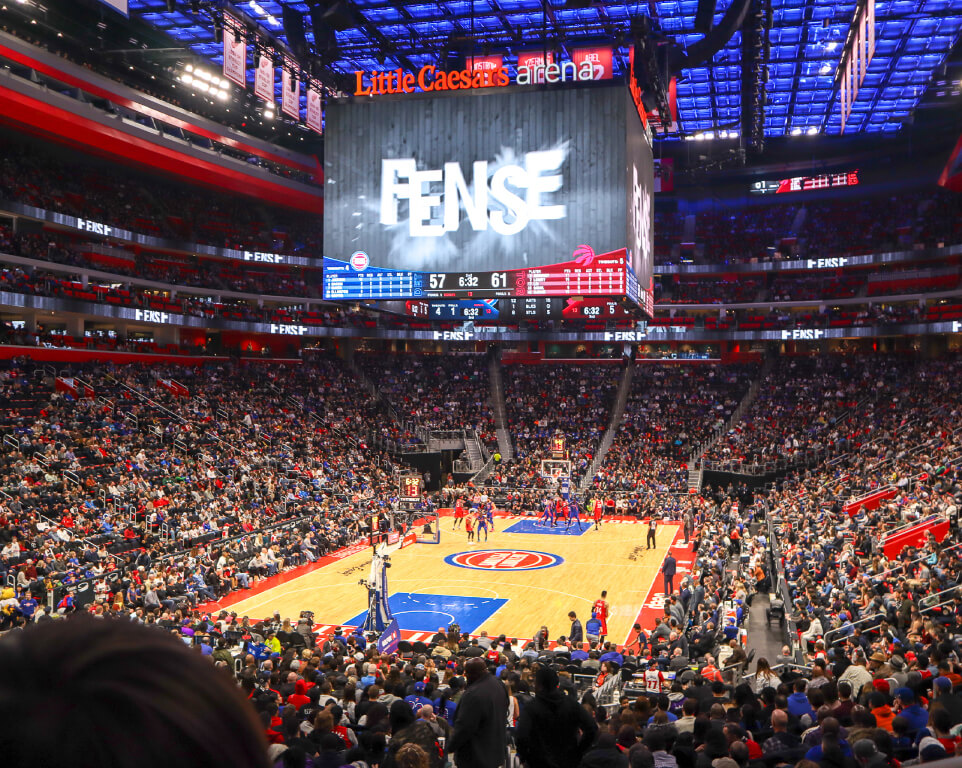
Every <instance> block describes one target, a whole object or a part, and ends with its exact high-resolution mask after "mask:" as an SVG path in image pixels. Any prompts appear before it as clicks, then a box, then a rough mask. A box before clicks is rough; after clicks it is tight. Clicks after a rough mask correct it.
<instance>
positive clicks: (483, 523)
mask: <svg viewBox="0 0 962 768" xmlns="http://www.w3.org/2000/svg"><path fill="white" fill-rule="evenodd" d="M477 527H478V541H481V531H484V540H485V541H487V540H488V518H486V517H485V516H484V512H482V511H481V510H478V526H477Z"/></svg>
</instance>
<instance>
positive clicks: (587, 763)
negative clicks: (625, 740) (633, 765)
mask: <svg viewBox="0 0 962 768" xmlns="http://www.w3.org/2000/svg"><path fill="white" fill-rule="evenodd" d="M579 765H580V768H628V755H626V754H625V753H624V752H622V751H621V750H620V749H618V747H595V748H594V749H592V750H589V751H588V752H586V753H585V756H584V757H583V758H582V759H581V763H580V764H579Z"/></svg>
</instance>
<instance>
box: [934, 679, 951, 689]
mask: <svg viewBox="0 0 962 768" xmlns="http://www.w3.org/2000/svg"><path fill="white" fill-rule="evenodd" d="M935 687H936V688H941V689H942V690H943V691H951V690H952V681H951V680H949V678H947V677H946V676H945V675H941V676H939V677H937V678H935Z"/></svg>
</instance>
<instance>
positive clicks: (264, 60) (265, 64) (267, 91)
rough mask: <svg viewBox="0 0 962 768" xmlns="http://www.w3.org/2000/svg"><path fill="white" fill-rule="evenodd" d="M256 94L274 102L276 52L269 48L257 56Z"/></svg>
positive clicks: (260, 97)
mask: <svg viewBox="0 0 962 768" xmlns="http://www.w3.org/2000/svg"><path fill="white" fill-rule="evenodd" d="M254 95H255V96H257V98H259V99H263V100H264V101H269V102H271V103H273V102H274V52H273V51H271V50H270V49H269V48H267V49H263V50H261V51H260V53H259V55H258V57H257V72H256V73H255V74H254Z"/></svg>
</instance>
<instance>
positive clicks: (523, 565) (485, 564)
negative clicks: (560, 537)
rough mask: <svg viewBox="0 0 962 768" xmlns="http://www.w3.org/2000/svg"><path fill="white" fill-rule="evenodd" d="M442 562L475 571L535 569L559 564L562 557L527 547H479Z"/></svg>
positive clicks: (457, 553)
mask: <svg viewBox="0 0 962 768" xmlns="http://www.w3.org/2000/svg"><path fill="white" fill-rule="evenodd" d="M444 562H446V563H447V564H448V565H454V566H457V567H458V568H471V569H472V570H475V571H537V570H540V569H542V568H554V566H556V565H561V564H562V563H563V562H564V558H562V557H559V556H558V555H553V554H551V553H550V552H535V551H533V550H528V549H480V550H475V551H473V552H455V553H454V554H453V555H448V556H447V557H446V558H444Z"/></svg>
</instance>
